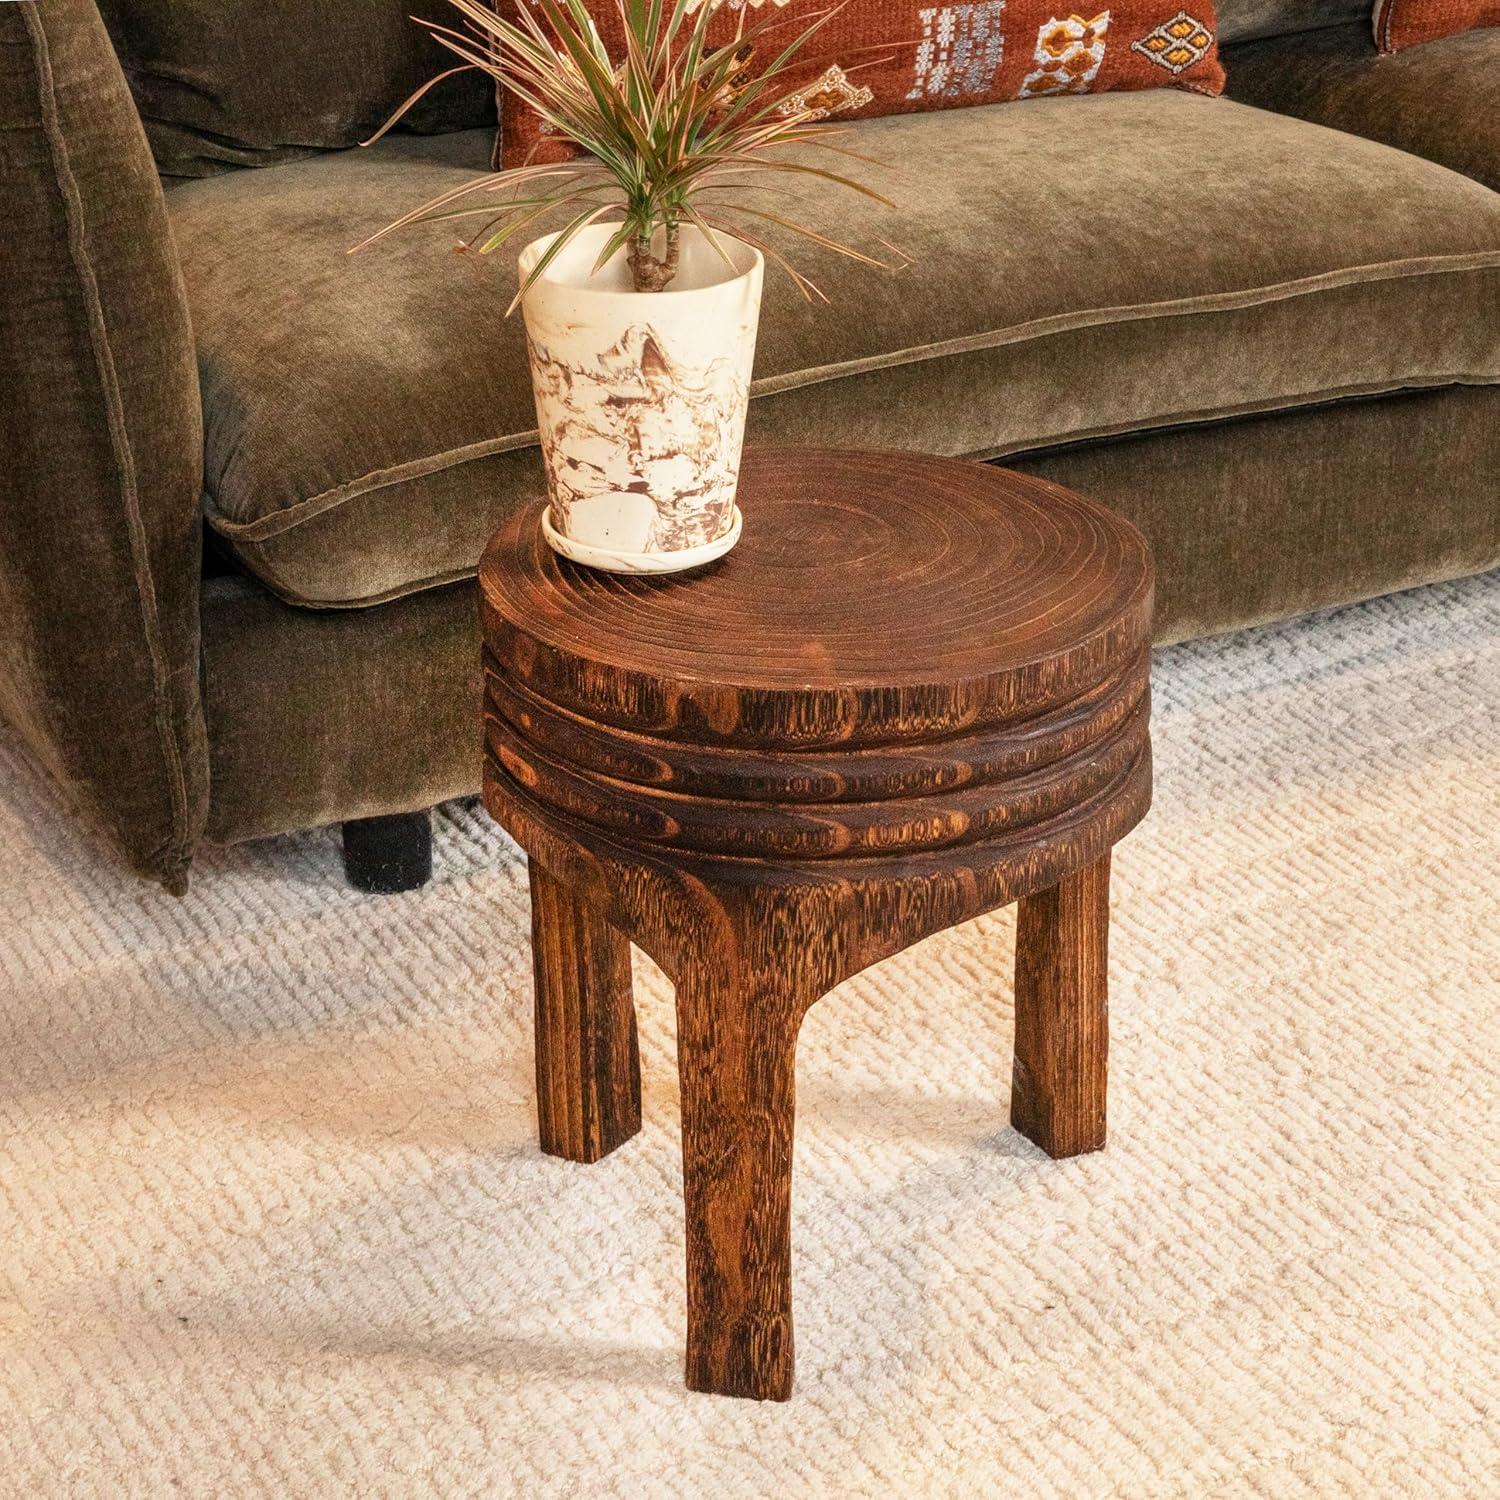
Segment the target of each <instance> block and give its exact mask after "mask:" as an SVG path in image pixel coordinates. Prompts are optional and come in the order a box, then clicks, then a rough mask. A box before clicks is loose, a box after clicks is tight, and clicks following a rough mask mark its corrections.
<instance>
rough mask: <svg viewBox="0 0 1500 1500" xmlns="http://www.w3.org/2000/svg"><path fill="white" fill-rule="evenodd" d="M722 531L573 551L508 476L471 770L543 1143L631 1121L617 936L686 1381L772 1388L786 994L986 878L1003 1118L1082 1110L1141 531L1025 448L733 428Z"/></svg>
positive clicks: (1144, 652) (1089, 1072)
mask: <svg viewBox="0 0 1500 1500" xmlns="http://www.w3.org/2000/svg"><path fill="white" fill-rule="evenodd" d="M739 501H740V506H741V508H742V510H743V511H744V515H745V530H744V536H743V538H742V540H741V541H740V543H739V546H738V547H737V548H736V549H735V550H734V551H733V552H731V553H730V554H729V555H728V556H727V557H726V558H724V559H723V560H722V561H721V562H718V563H715V564H712V565H710V566H709V567H708V568H705V569H702V570H700V571H698V572H695V573H685V574H678V575H676V576H669V577H665V578H662V577H657V578H641V577H626V576H622V575H618V574H606V573H596V572H590V571H588V570H586V569H583V568H579V567H576V566H575V565H573V564H572V563H569V562H566V561H563V560H562V559H560V558H558V557H557V556H555V555H554V554H553V553H552V552H551V551H550V550H549V548H548V547H547V545H546V543H545V541H544V540H543V538H542V532H541V527H540V525H539V517H540V512H541V504H540V502H538V503H537V504H536V505H534V506H532V507H530V508H528V509H526V510H524V511H522V512H521V513H520V514H519V515H517V516H516V517H514V518H513V519H512V520H511V521H510V522H509V523H508V524H507V525H506V526H504V527H503V528H502V529H501V530H500V531H499V532H498V533H497V534H496V536H495V537H494V539H493V540H492V541H491V543H490V546H489V548H488V550H487V552H486V554H485V558H484V563H483V566H482V568H481V571H480V581H481V584H482V591H483V612H484V635H485V663H486V681H487V692H486V712H485V723H486V747H487V748H486V756H485V801H486V804H487V806H488V807H489V810H490V812H491V813H492V814H493V815H494V816H495V817H496V818H497V819H498V820H499V821H500V823H501V824H503V825H504V827H505V828H506V829H507V830H509V832H510V833H511V834H512V835H513V836H514V837H515V838H516V839H517V840H518V841H519V842H520V843H521V845H522V846H523V847H524V848H525V849H526V851H527V853H528V854H529V855H530V856H531V896H532V942H533V950H534V965H535V974H536V1069H537V1100H538V1115H539V1118H540V1129H541V1143H542V1149H543V1150H544V1151H547V1152H550V1153H552V1154H554V1155H557V1156H562V1157H566V1158H568V1159H569V1160H572V1161H584V1162H590V1161H597V1160H598V1159H599V1158H600V1157H602V1156H604V1155H605V1154H606V1153H608V1152H610V1151H612V1150H614V1148H615V1147H616V1146H618V1145H620V1144H621V1143H622V1142H623V1141H626V1140H628V1139H629V1138H630V1137H631V1136H632V1135H634V1134H635V1132H636V1131H637V1130H639V1129H640V1121H641V1110H640V1074H639V1060H638V1055H637V1051H636V1026H635V1010H634V1007H633V1005H632V1001H631V993H630V951H629V943H628V941H627V940H629V941H633V942H636V943H638V944H639V945H640V946H641V947H642V948H643V949H645V951H646V952H647V953H649V954H650V955H651V957H652V958H654V959H655V960H656V962H657V963H658V964H660V966H661V967H662V968H663V969H664V970H665V971H666V973H667V974H668V975H669V976H670V977H671V978H672V980H673V982H674V983H675V984H676V987H677V1028H678V1052H679V1074H680V1081H681V1090H682V1137H683V1168H684V1184H683V1185H684V1193H685V1197H686V1206H687V1287H688V1292H687V1303H688V1333H687V1381H688V1384H689V1386H691V1387H692V1388H693V1389H694V1390H700V1391H718V1392H722V1393H724V1394H726V1395H735V1396H753V1397H760V1398H763V1399H772V1400H782V1399H785V1398H786V1397H787V1396H788V1395H789V1394H790V1393H791V1387H792V1294H791V1231H790V1200H791V1167H792V1104H793V1087H794V1084H793V1071H794V1053H795V1049H796V1041H797V1029H798V1027H799V1025H800V1024H801V1021H802V1017H803V1015H804V1014H805V1013H806V1012H807V1010H808V1008H809V1007H810V1006H811V1005H812V1004H813V1003H814V1001H816V1000H817V999H818V998H819V997H820V996H822V995H824V994H826V993H827V992H828V991H829V990H830V989H832V988H833V987H834V986H835V985H836V984H838V983H839V982H840V981H841V980H844V979H847V978H848V977H849V976H850V975H851V974H856V973H858V972H859V971H860V970H861V969H863V968H866V967H867V966H868V965H870V964H873V963H875V962H877V961H878V960H879V959H882V958H885V957H887V956H888V955H889V954H892V953H896V952H899V951H900V950H901V949H903V948H905V947H907V946H908V945H910V944H912V943H915V942H917V941H918V940H919V939H921V938H924V937H926V936H927V935H928V934H930V933H934V932H938V931H940V930H942V929H943V928H946V927H951V926H953V925H954V924H955V923H958V922H962V921H965V920H967V919H968V918H970V917H974V916H977V915H979V914H980V913H981V912H986V911H989V910H991V909H992V908H995V907H998V906H1003V905H1005V904H1007V903H1009V902H1011V901H1016V900H1019V901H1020V903H1021V909H1020V917H1019V928H1018V939H1017V941H1018V953H1017V960H1016V996H1015V1002H1016V1039H1015V1073H1014V1085H1013V1092H1012V1100H1011V1120H1012V1122H1013V1123H1014V1124H1015V1126H1016V1128H1017V1129H1019V1130H1020V1131H1022V1132H1023V1133H1024V1134H1026V1135H1027V1136H1029V1137H1030V1138H1031V1139H1032V1140H1033V1141H1035V1142H1036V1143H1037V1144H1038V1145H1039V1146H1041V1147H1042V1149H1043V1150H1044V1151H1046V1152H1048V1153H1049V1154H1050V1155H1052V1156H1071V1155H1074V1154H1075V1153H1078V1152H1082V1151H1094V1150H1097V1149H1098V1148H1099V1147H1101V1146H1102V1145H1103V1144H1104V1116H1105V1109H1104V1103H1105V1071H1106V1050H1107V1040H1108V1037H1107V1015H1108V1000H1107V988H1106V974H1105V953H1106V937H1107V932H1108V923H1109V894H1108V888H1109V851H1110V847H1111V846H1112V845H1113V844H1114V843H1115V841H1116V840H1118V839H1119V838H1120V837H1121V836H1122V835H1123V834H1125V833H1126V832H1127V831H1128V830H1129V829H1130V828H1131V827H1133V826H1134V824H1135V823H1136V822H1137V821H1139V819H1140V818H1141V817H1142V815H1143V814H1144V813H1145V811H1146V808H1147V806H1148V805H1149V803H1150V798H1151V751H1150V740H1149V736H1148V729H1147V717H1148V713H1149V699H1148V674H1149V667H1150V656H1149V641H1150V623H1151V594H1152V563H1151V554H1150V551H1149V549H1148V548H1147V545H1146V542H1145V541H1144V539H1143V538H1142V537H1141V536H1140V534H1139V533H1138V532H1137V531H1135V529H1134V528H1133V527H1131V526H1129V525H1128V524H1127V523H1126V522H1125V521H1123V520H1122V519H1120V518H1119V517H1118V516H1116V515H1114V514H1113V513H1112V512H1110V511H1108V510H1105V509H1104V508H1103V507H1102V506H1099V505H1096V504H1094V503H1093V502H1092V501H1089V500H1085V499H1083V498H1081V497H1080V496H1078V495H1073V494H1070V493H1069V492H1067V491H1066V490H1063V489H1060V488H1058V487H1057V486H1055V485H1052V484H1048V483H1045V482H1044V481H1042V480H1039V479H1029V478H1025V477H1022V476H1020V475H1017V474H1011V473H1007V472H1006V471H1005V470H1002V469H995V468H989V467H986V466H984V465H981V464H977V463H967V462H963V461H959V460H947V459H935V458H925V457H917V456H913V455H902V454H894V453H850V452H838V451H829V450H813V449H759V450H751V451H748V452H747V453H746V455H745V463H744V469H743V473H742V478H741V484H740V494H739Z"/></svg>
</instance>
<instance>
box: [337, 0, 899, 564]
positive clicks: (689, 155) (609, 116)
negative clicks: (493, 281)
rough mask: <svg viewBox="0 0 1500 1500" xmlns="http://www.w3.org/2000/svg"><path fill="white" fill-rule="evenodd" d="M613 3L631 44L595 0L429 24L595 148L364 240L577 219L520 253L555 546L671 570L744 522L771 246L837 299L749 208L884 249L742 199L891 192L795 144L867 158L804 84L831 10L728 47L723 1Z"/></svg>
mask: <svg viewBox="0 0 1500 1500" xmlns="http://www.w3.org/2000/svg"><path fill="white" fill-rule="evenodd" d="M596 3H598V0H596ZM609 3H611V4H613V5H614V6H615V7H616V8H617V15H616V19H617V20H618V22H619V23H620V26H621V27H622V29H623V35H624V38H625V46H624V54H623V56H621V57H618V58H611V56H610V55H609V52H608V51H607V49H606V47H605V45H604V43H603V42H602V40H601V38H600V34H599V30H598V28H597V27H596V25H595V23H594V21H593V20H592V19H591V18H590V15H589V12H588V10H587V9H586V8H585V6H584V4H583V0H531V3H522V4H521V5H520V7H519V9H518V11H517V13H516V14H517V19H516V20H514V21H512V20H509V19H506V17H505V16H503V15H501V14H499V13H497V11H495V10H494V9H492V8H491V7H490V5H489V4H488V3H486V0H453V4H454V5H455V6H457V8H458V9H459V11H460V12H462V14H463V17H464V19H465V21H466V22H467V23H468V26H467V29H466V30H462V31H459V30H454V29H452V28H448V27H442V26H436V25H432V24H431V23H424V24H428V25H429V27H430V29H431V30H432V31H433V32H434V34H435V35H436V36H437V37H438V38H439V40H441V41H442V42H443V43H444V44H445V45H446V46H447V47H449V48H450V49H451V50H452V51H453V52H455V53H457V54H458V56H459V57H460V58H461V59H463V65H464V66H473V67H477V68H481V69H483V70H484V71H485V72H487V73H489V74H491V75H492V76H493V77H494V78H495V79H496V80H497V82H498V83H499V85H500V86H501V88H503V89H510V90H515V91H516V92H517V94H518V95H519V97H520V98H521V99H523V100H525V101H526V102H527V103H528V104H530V105H531V107H532V108H533V109H534V110H535V111H536V113H537V114H538V115H539V116H540V119H541V121H542V125H543V128H544V129H545V130H546V131H548V132H549V134H550V135H551V136H552V137H553V138H561V139H563V140H566V141H571V142H574V143H576V144H577V146H578V147H580V148H581V149H582V151H584V152H586V153H587V155H585V156H582V157H580V158H578V159H576V160H568V161H564V162H549V163H546V164H532V165H526V166H522V167H519V168H516V169H514V170H512V171H509V172H500V173H496V174H492V175H490V176H485V177H481V178H478V179H477V180H475V181H474V182H472V183H469V184H466V185H465V186H464V187H462V188H459V189H457V190H454V191H450V192H448V193H445V194H444V195H442V196H441V197H440V198H436V199H434V200H432V201H431V202H429V203H426V204H423V205H422V206H421V207H419V208H416V209H414V210H412V211H411V212H410V213H408V214H405V215H404V216H403V217H401V218H400V219H398V220H396V222H395V223H393V224H390V225H388V226H386V228H384V229H382V230H381V231H379V233H377V234H375V235H372V236H371V237H370V239H368V240H366V241H365V242H364V245H368V244H371V243H373V242H374V241H376V240H379V239H381V238H383V237H384V236H385V235H387V234H390V233H392V232H393V231H395V230H397V229H400V228H403V227H405V226H406V225H410V224H416V223H430V222H432V221H434V220H446V219H456V218H463V217H468V216H472V217H475V218H478V219H481V220H482V221H483V222H482V225H481V227H480V229H479V230H478V232H477V233H475V234H473V235H472V236H471V237H470V238H469V239H468V240H467V241H466V243H465V244H464V245H463V246H462V247H461V248H463V249H465V250H467V251H470V252H474V253H478V254H480V255H488V254H490V253H492V252H493V251H495V250H498V249H500V248H501V247H502V246H504V245H508V244H513V243H515V242H516V241H517V239H518V236H520V235H521V234H522V233H523V232H524V231H526V230H527V229H530V228H533V227H541V224H542V222H544V221H545V220H546V218H547V217H548V216H549V215H551V216H555V217H557V218H561V219H562V220H563V222H562V224H561V226H560V227H559V228H557V229H555V230H553V231H552V232H550V233H547V234H544V235H542V236H541V237H540V238H538V239H534V240H532V241H531V243H530V244H527V245H526V246H525V248H524V249H523V250H522V251H521V252H520V260H519V287H518V290H517V292H516V296H515V299H514V301H513V302H512V303H511V306H510V308H509V309H508V312H513V311H514V310H515V308H516V307H517V306H518V305H519V306H520V308H521V309H522V312H523V314H524V316H525V319H526V331H527V344H528V348H529V351H530V361H531V374H532V383H533V388H534V391H535V395H536V408H537V424H538V428H539V430H540V436H541V448H542V456H543V459H544V462H545V466H546V474H547V491H548V500H549V505H548V508H547V511H546V512H545V514H544V517H543V525H544V528H545V530H546V535H547V539H548V541H549V542H550V543H551V544H552V546H553V547H554V548H555V549H556V550H557V551H558V552H561V553H563V554H564V555H566V556H568V557H570V558H573V559H574V560H575V561H578V562H582V563H586V564H590V565H592V566H594V567H599V568H606V569H610V570H612V571H617V572H671V571H675V570H677V569H681V568H689V567H696V566H698V565H700V564H702V563H705V562H708V561H710V560H711V559H713V558H715V557H719V556H721V555H722V554H723V553H725V552H727V551H728V550H729V549H730V548H731V547H732V546H733V545H734V543H735V541H736V540H737V539H738V536H739V528H740V524H741V519H740V515H739V511H738V508H737V507H736V505H735V503H734V496H735V486H736V481H737V477H738V470H739V459H740V448H741V445H742V442H743V438H744V429H745V410H746V405H747V403H748V400H749V394H750V374H751V366H752V363H753V360H754V353H755V336H756V327H757V322H758V318H759V311H760V294H761V280H762V275H763V270H764V264H765V260H766V259H768V258H769V259H770V260H772V261H773V262H774V263H775V264H777V265H778V266H780V267H781V268H782V269H783V270H784V271H785V272H786V273H787V274H788V275H789V276H790V277H791V279H792V281H793V282H794V283H795V284H796V286H797V287H798V288H799V290H800V291H801V292H802V293H803V295H805V296H807V297H809V298H814V297H821V295H822V294H821V293H820V292H819V291H818V289H817V288H816V287H815V286H814V285H813V284H812V283H811V282H810V281H808V279H807V278H806V277H805V276H803V275H802V274H801V273H799V272H798V271H797V270H796V269H795V267H793V266H792V265H791V264H789V262H788V261H787V260H786V259H785V257H784V256H783V255H782V254H781V253H780V252H779V251H778V250H777V249H776V248H775V247H774V246H772V245H771V244H770V243H768V242H767V241H766V240H765V239H764V238H763V237H762V235H761V233H760V232H758V230H757V229H752V228H748V227H747V226H746V223H745V221H746V219H749V220H751V221H753V222H754V223H755V224H756V225H757V226H765V225H770V226H774V227H775V228H781V229H785V230H788V231H792V232H794V233H797V234H800V235H803V236H805V237H806V238H808V239H810V240H812V241H815V242H816V243H818V244H819V245H822V246H825V247H827V248H829V249H832V250H836V251H838V252H840V253H842V254H845V255H849V256H852V257H854V258H855V259H857V260H862V261H865V262H867V263H869V264H871V265H882V266H883V265H886V264H887V263H886V262H885V261H882V260H878V259H876V258H875V257H873V256H870V255H867V254H865V253H864V252H862V251H860V250H858V249H856V248H854V247H853V246H850V245H846V244H843V243H841V242H839V241H837V240H835V239H832V238H830V237H828V236H826V235H823V234H821V233H818V232H817V231H816V230H813V229H811V228H808V227H807V226H805V225H802V224H798V223H796V222H794V221H792V220H791V219H788V218H786V217H784V216H783V215H782V214H780V213H778V212H775V211H774V210H773V209H770V208H767V207H764V206H762V202H763V200H757V201H756V203H755V204H754V205H752V204H750V203H747V202H745V201H743V200H744V199H745V197H746V196H747V195H748V194H749V193H751V192H752V191H755V190H756V189H757V188H760V189H761V190H763V189H764V185H765V180H766V179H767V178H768V176H769V174H771V173H777V172H795V173H811V174H813V175H816V176H818V177H822V178H825V179H827V180H830V181H833V182H836V183H839V184H842V185H843V186H846V187H848V188H849V189H851V190H853V191H856V192H860V193H864V194H866V195H867V196H869V197H873V198H877V199H879V201H880V202H883V203H884V202H887V200H886V199H884V198H880V196H879V194H876V193H874V192H872V191H871V189H869V188H868V187H865V186H864V185H863V184H861V183H858V182H855V181H853V180H851V179H850V178H848V177H844V176H841V175H839V174H838V173H835V172H832V171H828V170H825V169H823V168H821V167H818V166H813V165H809V164H808V163H807V162H806V161H787V160H784V159H781V158H780V156H779V154H778V153H779V151H780V150H781V149H782V148H785V147H787V146H792V145H801V146H814V147H817V148H820V149H823V150H829V151H839V152H843V153H844V154H845V155H853V154H854V153H850V152H844V148H843V147H841V146H838V145H836V144H834V141H833V139H832V138H833V137H834V136H836V135H837V134H838V133H839V132H838V131H837V130H835V129H833V128H830V127H828V126H821V125H815V124H813V123H812V119H813V118H814V116H815V114H816V111H815V110H813V109H812V108H810V107H809V106H806V105H802V104H798V103H797V102H796V100H794V99H792V98H791V95H792V89H791V87H790V85H789V84H788V83H787V82H786V79H787V76H788V73H789V70H790V69H791V68H792V67H793V64H794V62H795V60H796V58H797V55H798V53H799V52H800V51H801V49H802V47H803V46H804V45H805V44H806V42H807V41H808V40H809V39H810V38H811V37H812V36H813V35H814V34H816V33H817V31H818V30H819V29H820V28H821V27H822V26H823V24H824V23H825V22H826V21H827V19H828V18H829V16H830V15H831V14H832V12H831V11H820V12H818V13H816V14H815V15H814V16H813V17H812V18H811V19H810V21H809V22H808V23H807V24H805V25H800V26H798V27H796V28H795V29H793V28H791V27H789V23H788V20H787V18H786V17H784V16H778V17H768V18H765V19H762V20H759V21H755V22H749V21H747V19H746V16H747V10H748V7H742V8H741V9H740V10H739V14H738V20H737V22H736V24H735V26H734V29H733V36H732V40H730V41H728V42H727V43H726V42H724V41H723V40H722V39H721V40H720V41H719V44H718V45H716V46H710V45H709V40H708V38H709V26H710V21H711V19H712V17H713V16H714V15H715V14H716V12H717V8H716V7H715V6H713V5H709V4H699V5H697V6H696V7H695V6H693V4H692V3H691V0H673V3H672V4H671V7H670V8H668V7H667V5H665V4H664V3H663V0H609ZM789 30H792V34H791V35H790V36H789V37H788V35H787V33H788V31H789ZM773 31H779V32H780V33H781V34H780V36H777V37H775V39H774V41H772V40H771V34H772V33H773ZM762 40H765V41H767V43H768V47H769V51H770V55H771V60H770V61H769V62H768V63H767V64H766V65H765V66H763V67H761V68H759V70H758V71H757V72H755V74H754V75H753V76H749V75H747V73H746V70H745V63H744V60H745V58H747V57H749V56H751V55H752V53H754V52H756V51H757V43H759V42H761V41H762ZM444 76H446V75H444ZM436 81H437V80H434V82H436ZM789 101H790V102H789ZM412 102H415V101H414V100H413V101H408V106H406V107H409V104H410V103H412ZM757 179H760V181H759V182H757ZM476 197H477V198H480V199H482V202H479V203H476V202H475V201H474V200H475V198H476ZM364 245H360V246H356V247H355V248H356V249H362V248H364Z"/></svg>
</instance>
